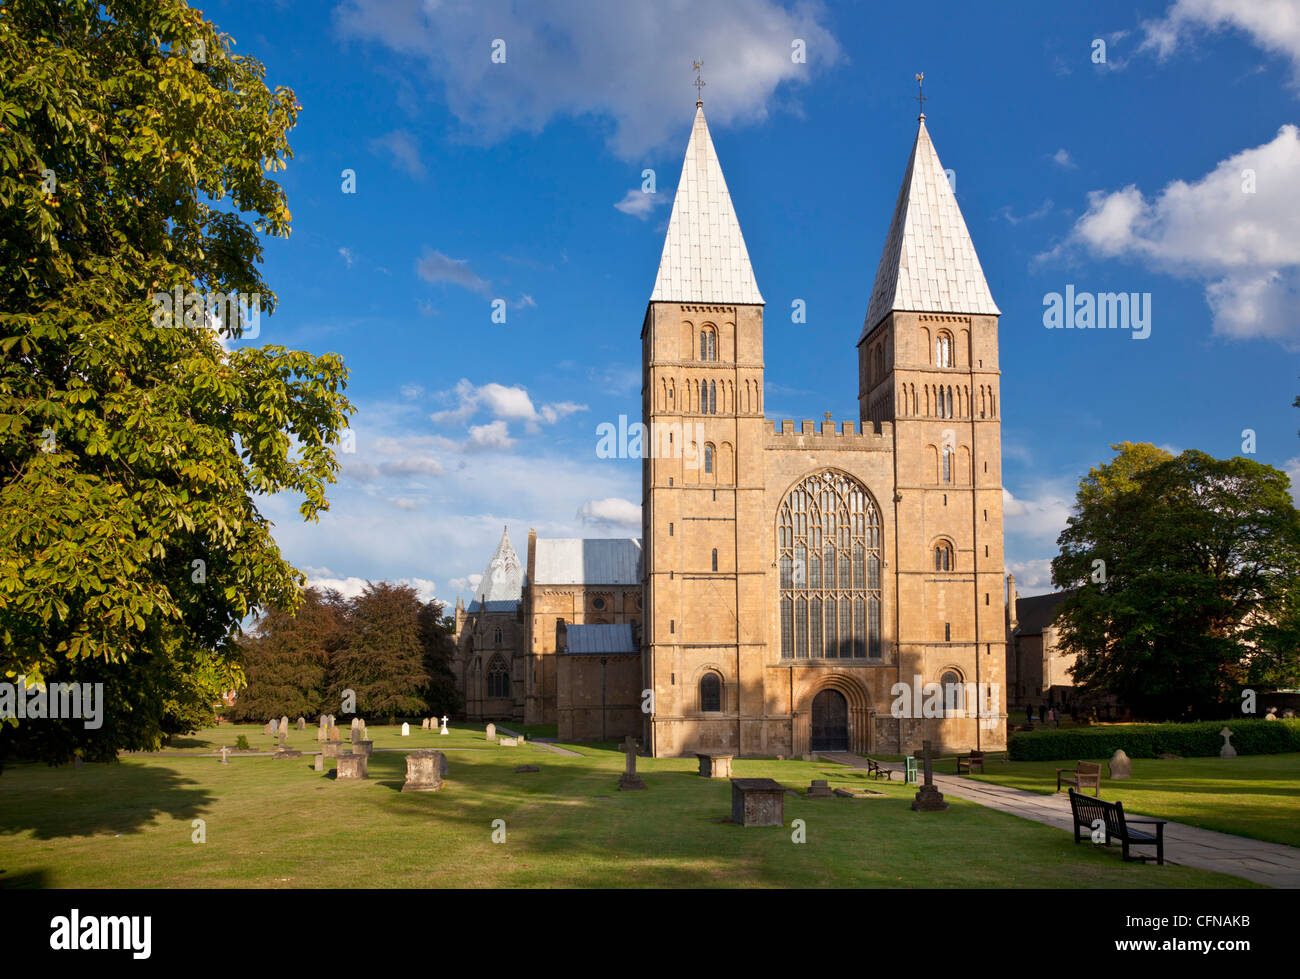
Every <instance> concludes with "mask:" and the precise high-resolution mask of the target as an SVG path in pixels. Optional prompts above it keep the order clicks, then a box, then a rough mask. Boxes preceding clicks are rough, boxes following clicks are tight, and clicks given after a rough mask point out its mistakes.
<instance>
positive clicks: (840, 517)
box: [777, 472, 882, 659]
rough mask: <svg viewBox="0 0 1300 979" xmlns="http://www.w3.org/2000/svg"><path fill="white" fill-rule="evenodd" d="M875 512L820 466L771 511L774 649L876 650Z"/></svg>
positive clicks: (825, 653)
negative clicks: (776, 618)
mask: <svg viewBox="0 0 1300 979" xmlns="http://www.w3.org/2000/svg"><path fill="white" fill-rule="evenodd" d="M881 553H882V540H881V529H880V511H879V510H878V509H876V504H875V502H874V501H873V500H872V499H871V497H870V496H869V495H868V494H867V491H866V489H865V488H864V487H863V486H862V485H861V484H860V483H858V482H857V481H856V480H854V479H852V478H850V477H848V476H845V475H843V474H842V473H835V472H820V473H816V474H815V475H812V476H809V477H808V478H807V479H805V480H804V481H803V482H802V483H800V484H799V485H798V486H796V487H795V488H794V489H793V490H792V491H791V492H790V495H789V496H788V497H786V499H785V501H784V502H783V503H782V504H781V509H780V511H779V512H778V514H777V554H778V558H777V564H778V567H779V569H780V580H779V582H778V587H779V589H780V599H779V608H780V610H781V655H782V657H784V658H786V659H821V658H827V659H857V658H866V657H868V656H870V657H872V658H876V657H879V656H880V653H881V639H880V622H881V598H882V593H881V584H880V560H881Z"/></svg>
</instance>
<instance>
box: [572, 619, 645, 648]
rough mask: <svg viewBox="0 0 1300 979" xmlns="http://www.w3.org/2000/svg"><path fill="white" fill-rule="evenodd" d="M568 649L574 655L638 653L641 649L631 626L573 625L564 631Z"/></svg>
mask: <svg viewBox="0 0 1300 979" xmlns="http://www.w3.org/2000/svg"><path fill="white" fill-rule="evenodd" d="M564 632H565V637H566V641H567V643H568V648H567V649H566V650H565V651H566V652H569V653H573V654H586V655H590V654H592V653H637V652H640V649H639V648H638V647H637V644H636V637H635V635H634V634H633V632H632V626H631V625H630V624H624V625H571V626H567V627H566V628H565V630H564Z"/></svg>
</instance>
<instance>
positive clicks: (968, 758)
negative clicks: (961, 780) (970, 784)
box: [957, 751, 984, 775]
mask: <svg viewBox="0 0 1300 979" xmlns="http://www.w3.org/2000/svg"><path fill="white" fill-rule="evenodd" d="M976 768H978V769H979V770H980V774H981V775H982V774H984V752H982V751H972V752H971V753H970V754H969V755H960V756H959V757H958V758H957V774H958V775H961V774H962V770H963V769H965V774H967V775H971V774H973V773H974V771H975V769H976Z"/></svg>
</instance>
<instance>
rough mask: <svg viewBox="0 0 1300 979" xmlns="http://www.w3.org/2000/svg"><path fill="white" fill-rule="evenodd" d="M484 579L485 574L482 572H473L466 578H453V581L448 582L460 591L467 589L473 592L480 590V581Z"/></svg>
mask: <svg viewBox="0 0 1300 979" xmlns="http://www.w3.org/2000/svg"><path fill="white" fill-rule="evenodd" d="M482 580H483V576H482V575H481V574H472V575H467V576H466V577H464V578H452V579H451V581H449V582H447V584H449V585H450V586H451V587H452V588H454V589H455V590H456V591H458V592H466V591H467V592H470V593H473V592H476V591H478V583H479V582H480V581H482Z"/></svg>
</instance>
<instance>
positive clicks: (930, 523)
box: [455, 102, 1007, 757]
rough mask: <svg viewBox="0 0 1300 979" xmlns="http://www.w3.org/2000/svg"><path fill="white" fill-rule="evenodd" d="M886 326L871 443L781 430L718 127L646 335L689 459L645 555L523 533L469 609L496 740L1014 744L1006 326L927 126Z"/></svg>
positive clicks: (650, 488) (662, 752)
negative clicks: (1008, 687)
mask: <svg viewBox="0 0 1300 979" xmlns="http://www.w3.org/2000/svg"><path fill="white" fill-rule="evenodd" d="M863 301H864V303H865V307H866V315H865V317H864V320H863V324H862V329H861V332H860V334H858V336H857V337H856V348H857V362H858V418H857V419H856V420H851V421H850V420H844V421H840V422H838V423H836V422H835V421H832V420H831V418H830V416H829V414H828V415H827V416H826V418H825V419H824V420H820V421H817V422H813V421H802V422H801V423H799V424H798V425H797V426H796V425H795V423H793V422H791V421H780V422H779V423H778V422H776V421H773V420H770V419H768V418H766V417H765V415H764V411H763V408H764V404H763V402H764V374H765V351H764V345H763V311H764V299H763V295H762V293H761V292H760V290H759V285H758V278H757V276H756V275H755V272H754V269H753V267H752V266H751V264H750V260H749V253H748V251H747V249H746V247H745V239H744V237H743V236H742V234H741V230H740V222H739V220H738V218H737V215H736V210H735V208H734V207H733V204H732V200H731V196H730V194H729V193H728V191H727V183H726V180H725V179H724V178H723V171H722V166H721V163H720V161H719V160H718V156H717V153H716V151H715V150H714V145H713V140H712V138H711V136H710V134H709V128H708V124H707V122H706V120H705V115H704V106H703V104H702V103H701V102H697V103H696V111H695V118H694V122H693V124H692V126H691V134H690V139H689V141H688V142H687V145H686V158H685V161H684V163H683V164H682V175H681V180H680V182H679V183H678V185H677V192H676V197H675V199H674V202H673V209H672V215H671V217H670V218H669V221H668V231H667V236H666V238H665V240H664V246H663V253H662V257H661V259H660V262H659V269H658V273H657V275H656V277H655V281H654V287H653V289H652V291H651V293H650V298H649V303H648V304H647V306H646V309H645V315H644V318H643V320H642V323H641V350H642V389H641V395H642V404H641V412H642V417H641V425H643V426H644V429H640V430H639V431H642V432H644V433H647V434H648V433H654V438H653V441H656V442H661V441H664V440H665V439H666V440H667V442H668V445H667V446H664V445H656V446H655V447H654V449H653V450H651V447H650V446H648V445H647V446H646V447H645V450H644V451H642V452H641V453H640V455H641V456H642V457H643V463H642V496H641V504H642V507H641V513H642V536H641V537H640V538H639V539H630V538H629V539H604V538H602V539H587V540H583V539H576V538H564V539H555V538H539V537H538V536H537V535H536V534H535V533H533V532H530V533H529V534H528V538H527V545H526V548H525V552H524V554H523V555H522V557H521V555H520V553H519V552H518V551H517V550H516V549H515V546H514V544H513V543H512V541H511V539H510V536H509V533H508V530H507V532H506V533H503V535H502V537H501V541H500V543H499V545H498V547H497V550H496V552H495V554H494V555H493V556H492V558H491V560H490V562H489V563H488V565H487V568H486V570H485V571H484V574H483V577H482V580H481V581H480V582H479V584H478V587H477V590H476V592H475V594H474V596H473V599H472V600H471V601H470V602H469V604H468V605H466V604H464V603H463V602H458V603H457V608H456V636H457V657H456V661H455V669H456V673H457V677H458V680H459V682H460V684H461V687H462V691H463V693H464V696H465V712H466V714H467V716H468V717H469V718H471V719H475V720H486V719H497V720H502V721H506V722H509V721H511V720H513V721H516V722H518V723H523V724H555V725H557V728H558V734H559V736H560V738H562V739H574V740H577V739H601V740H613V739H615V738H622V737H625V736H628V735H631V736H633V737H635V738H636V739H637V740H639V741H640V742H641V743H642V745H643V746H644V747H645V748H646V749H647V750H648V751H649V752H650V753H651V754H653V755H654V756H656V757H662V756H674V755H685V754H691V753H694V752H699V751H724V752H728V753H734V754H737V755H755V756H768V757H771V756H776V755H782V756H786V757H789V756H801V755H807V754H809V753H811V752H814V751H853V752H880V753H899V752H910V751H913V750H915V749H916V748H919V747H920V745H921V742H922V740H924V739H929V740H931V741H933V742H934V743H935V744H936V745H937V746H939V747H940V748H942V749H945V750H948V749H969V748H982V749H986V750H989V749H993V750H996V749H1000V748H1003V747H1005V743H1006V741H1005V737H1006V736H1005V730H1006V726H1005V714H1006V699H1005V698H1006V694H1005V683H1004V676H1005V669H1006V634H1007V633H1006V593H1005V587H1006V585H1005V579H1004V568H1003V528H1002V472H1001V416H1000V415H999V407H998V405H999V393H1000V386H999V378H1000V373H999V370H998V317H999V315H1000V313H999V310H998V307H997V305H996V303H994V301H993V296H992V294H991V292H990V291H989V287H988V283H987V282H986V281H985V278H984V273H983V270H982V269H981V267H980V262H979V258H978V256H977V255H976V252H975V246H974V244H973V243H972V241H971V238H970V234H969V232H968V231H967V228H966V223H965V220H964V219H963V217H962V214H961V211H960V209H959V208H958V206H957V199H956V196H955V195H954V193H953V190H952V188H951V186H950V184H949V181H948V179H947V176H946V175H945V172H944V168H943V165H942V164H941V163H940V162H939V156H938V154H937V152H936V151H935V148H934V144H933V143H932V142H931V139H930V134H929V132H928V131H927V129H926V124H925V116H924V114H922V115H921V116H920V118H919V120H918V127H917V132H916V139H915V142H914V143H913V145H912V152H911V156H910V157H909V159H908V161H907V166H906V169H905V171H904V174H903V181H902V187H901V188H900V190H899V193H898V200H897V203H896V205H895V207H894V212H893V218H892V220H891V222H890V226H889V229H888V232H887V233H886V235H885V240H884V249H883V251H882V253H881V256H880V262H879V265H878V267H877V270H876V276H875V281H874V284H873V285H872V288H871V292H870V294H869V295H867V296H865V297H863ZM851 339H852V337H850V336H848V335H846V336H842V337H840V336H835V337H821V338H819V342H822V343H823V344H826V345H831V346H833V344H835V343H843V344H844V345H845V352H846V353H847V352H848V345H849V343H850V341H851ZM678 443H680V444H678ZM935 691H941V694H935Z"/></svg>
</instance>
